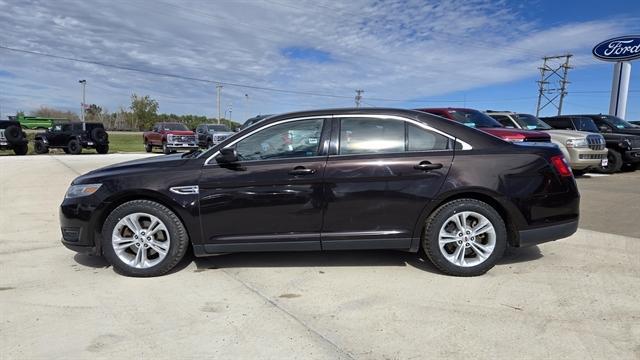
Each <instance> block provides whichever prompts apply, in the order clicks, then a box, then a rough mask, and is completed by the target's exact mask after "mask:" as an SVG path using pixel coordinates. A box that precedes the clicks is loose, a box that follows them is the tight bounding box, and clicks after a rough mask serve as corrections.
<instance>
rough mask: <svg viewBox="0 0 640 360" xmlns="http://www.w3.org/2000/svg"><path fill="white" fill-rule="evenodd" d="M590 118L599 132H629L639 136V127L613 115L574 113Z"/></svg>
mask: <svg viewBox="0 0 640 360" xmlns="http://www.w3.org/2000/svg"><path fill="white" fill-rule="evenodd" d="M575 116H584V117H588V118H591V120H593V122H594V123H596V126H597V127H598V130H600V132H601V133H614V134H629V135H638V136H640V127H639V126H637V125H634V124H632V123H630V122H628V121H626V120H623V119H620V118H619V117H617V116H613V115H603V114H597V115H593V114H592V115H575Z"/></svg>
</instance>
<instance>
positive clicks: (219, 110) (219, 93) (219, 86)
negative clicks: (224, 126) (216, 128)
mask: <svg viewBox="0 0 640 360" xmlns="http://www.w3.org/2000/svg"><path fill="white" fill-rule="evenodd" d="M216 92H217V94H218V97H217V98H218V124H220V117H221V111H222V109H220V95H221V94H222V85H220V84H218V85H216Z"/></svg>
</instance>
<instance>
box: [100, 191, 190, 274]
mask: <svg viewBox="0 0 640 360" xmlns="http://www.w3.org/2000/svg"><path fill="white" fill-rule="evenodd" d="M132 213H147V214H150V215H153V216H156V217H157V218H158V219H160V220H161V221H162V222H163V223H164V224H165V226H166V228H167V231H168V233H169V238H170V244H169V249H168V251H167V255H166V257H165V258H164V259H162V261H161V262H159V263H158V264H156V265H154V266H152V267H148V268H135V267H133V266H130V265H128V264H127V263H125V262H124V261H122V260H121V259H120V258H119V257H118V255H117V254H116V251H115V250H114V248H113V243H112V242H111V239H112V234H113V230H114V228H115V226H116V225H117V224H118V222H119V221H120V219H122V218H123V217H125V216H127V215H130V214H132ZM102 239H103V240H102V241H103V243H102V252H103V254H104V257H105V258H106V259H107V260H108V261H109V262H110V263H111V265H113V267H114V268H115V269H116V271H118V272H119V273H120V274H123V275H126V276H136V277H151V276H160V275H164V274H166V273H167V272H168V271H169V270H171V269H173V268H174V267H175V266H176V265H177V264H178V262H180V260H181V259H182V258H183V257H184V255H185V253H186V251H187V247H188V245H189V236H188V234H187V230H186V229H185V227H184V225H183V224H182V221H180V219H179V218H178V217H177V216H176V214H175V213H174V212H173V211H171V210H169V209H168V208H167V207H165V206H164V205H161V204H158V203H156V202H154V201H149V200H133V201H129V202H126V203H124V204H122V205H120V206H118V207H117V208H115V209H114V210H113V211H112V212H111V213H110V214H109V216H108V217H107V219H106V220H105V222H104V225H103V227H102Z"/></svg>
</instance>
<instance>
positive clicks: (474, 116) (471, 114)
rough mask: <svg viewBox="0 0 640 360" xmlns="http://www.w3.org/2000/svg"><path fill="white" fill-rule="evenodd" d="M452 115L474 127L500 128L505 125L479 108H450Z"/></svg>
mask: <svg viewBox="0 0 640 360" xmlns="http://www.w3.org/2000/svg"><path fill="white" fill-rule="evenodd" d="M448 112H449V114H450V115H451V117H452V118H453V119H454V120H455V121H457V122H459V123H462V124H464V125H467V126H469V127H474V128H500V127H503V126H502V125H500V123H499V122H497V121H496V120H495V119H493V118H491V117H490V116H489V115H486V114H483V113H481V112H480V111H478V110H472V109H464V110H460V109H456V110H448Z"/></svg>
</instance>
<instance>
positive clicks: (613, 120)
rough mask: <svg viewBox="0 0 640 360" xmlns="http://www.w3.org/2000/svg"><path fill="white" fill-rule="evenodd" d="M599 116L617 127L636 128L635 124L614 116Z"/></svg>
mask: <svg viewBox="0 0 640 360" xmlns="http://www.w3.org/2000/svg"><path fill="white" fill-rule="evenodd" d="M600 118H601V119H605V120H609V122H610V123H612V124H613V126H615V127H617V128H618V129H635V128H636V126H635V125H632V124H630V123H628V122H626V121H624V120H622V119H620V118H619V117H616V116H612V115H602V116H600Z"/></svg>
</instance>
